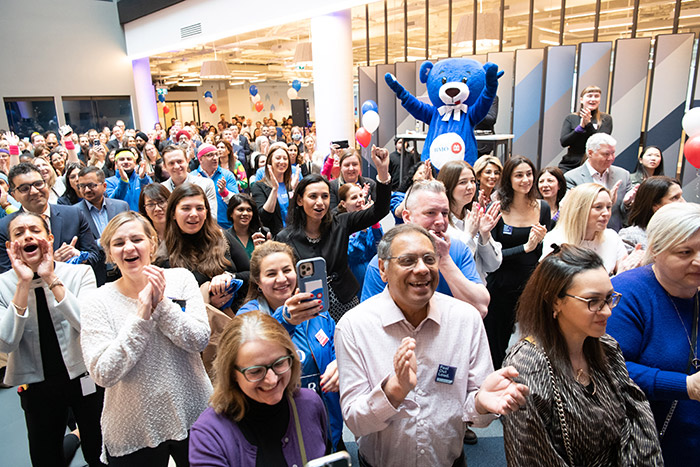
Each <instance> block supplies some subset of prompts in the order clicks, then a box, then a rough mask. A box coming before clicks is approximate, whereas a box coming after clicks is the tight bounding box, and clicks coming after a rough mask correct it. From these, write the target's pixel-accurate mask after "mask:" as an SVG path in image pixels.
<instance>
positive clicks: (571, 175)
mask: <svg viewBox="0 0 700 467" xmlns="http://www.w3.org/2000/svg"><path fill="white" fill-rule="evenodd" d="M616 145H617V141H615V138H613V137H612V136H610V135H608V134H606V133H596V134H594V135H593V136H591V137H590V138H588V141H586V155H587V156H588V157H587V159H586V162H584V163H583V165H581V166H579V167H577V168H575V169H573V170H569V171H568V172H566V174H564V177H565V178H566V186H567V188H568V189H571V188H573V187H575V186H577V185H582V184H584V183H591V182H594V183H598V184H600V185H603V186H604V187H606V188H607V189H608V190H610V193H611V195H612V201H613V208H612V213H611V214H610V221H609V222H608V227H609V228H611V229H613V230H615V231H616V232H617V231H619V230H620V228H622V221H623V219H624V217H625V215H626V213H627V208H628V207H629V206H627V205H626V204H625V202H624V201H623V197H624V196H625V194H626V193H627V192H629V190H630V188H631V184H630V173H629V172H628V171H627V170H625V169H623V168H622V167H616V166H613V165H612V163H613V161H614V160H615V146H616ZM625 201H627V203H631V201H630V200H629V199H628V200H625Z"/></svg>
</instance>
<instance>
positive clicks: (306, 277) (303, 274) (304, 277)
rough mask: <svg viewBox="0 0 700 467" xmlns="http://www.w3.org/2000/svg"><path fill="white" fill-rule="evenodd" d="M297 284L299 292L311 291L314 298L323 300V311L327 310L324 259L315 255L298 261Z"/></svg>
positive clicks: (326, 280)
mask: <svg viewBox="0 0 700 467" xmlns="http://www.w3.org/2000/svg"><path fill="white" fill-rule="evenodd" d="M297 286H298V287H299V291H300V292H307V293H313V294H314V299H315V300H323V311H328V306H329V302H328V278H327V275H326V260H325V259H323V258H321V257H316V258H309V259H302V260H301V261H299V262H298V263H297Z"/></svg>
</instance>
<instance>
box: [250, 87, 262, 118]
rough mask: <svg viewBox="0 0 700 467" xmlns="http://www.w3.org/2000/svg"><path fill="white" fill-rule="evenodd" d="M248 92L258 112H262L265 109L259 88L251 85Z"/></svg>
mask: <svg viewBox="0 0 700 467" xmlns="http://www.w3.org/2000/svg"><path fill="white" fill-rule="evenodd" d="M248 92H249V93H250V100H251V102H253V105H254V106H255V110H257V111H258V112H262V109H263V103H262V102H261V101H260V94H259V93H258V87H257V86H256V85H254V84H251V85H250V87H249V88H248Z"/></svg>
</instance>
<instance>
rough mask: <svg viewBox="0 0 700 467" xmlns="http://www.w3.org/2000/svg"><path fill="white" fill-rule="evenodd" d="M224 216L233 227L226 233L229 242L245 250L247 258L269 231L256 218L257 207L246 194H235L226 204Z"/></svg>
mask: <svg viewBox="0 0 700 467" xmlns="http://www.w3.org/2000/svg"><path fill="white" fill-rule="evenodd" d="M226 216H227V217H228V218H229V219H230V220H231V223H232V224H233V226H232V227H231V228H230V229H229V230H227V231H226V236H227V237H228V238H229V239H230V240H229V241H234V242H237V243H238V244H239V245H240V246H242V247H243V248H244V249H245V252H246V254H247V255H248V258H250V256H251V255H252V254H253V250H254V249H255V247H256V246H257V245H259V244H261V243H262V242H264V241H265V240H266V236H267V233H269V230H267V229H264V230H263V226H262V224H261V223H260V217H259V216H258V206H257V205H256V204H255V201H254V200H253V198H252V197H251V196H250V195H249V194H246V193H236V194H235V195H233V196H232V197H231V199H230V200H229V202H228V209H227V210H226Z"/></svg>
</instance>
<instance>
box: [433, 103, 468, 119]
mask: <svg viewBox="0 0 700 467" xmlns="http://www.w3.org/2000/svg"><path fill="white" fill-rule="evenodd" d="M467 109H468V107H467V105H466V104H448V105H443V106H442V107H438V109H437V110H438V112H440V115H442V121H443V122H446V121H448V120H449V119H450V117H452V118H454V119H455V121H457V122H458V121H459V119H460V116H461V114H462V113H464V114H465V115H466V114H467Z"/></svg>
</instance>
